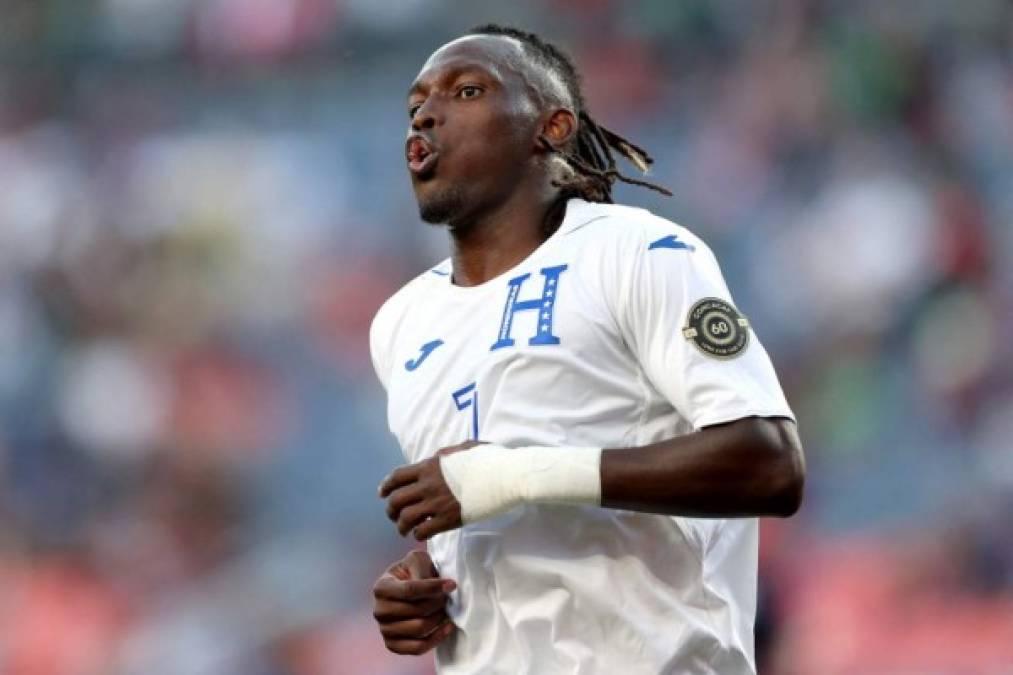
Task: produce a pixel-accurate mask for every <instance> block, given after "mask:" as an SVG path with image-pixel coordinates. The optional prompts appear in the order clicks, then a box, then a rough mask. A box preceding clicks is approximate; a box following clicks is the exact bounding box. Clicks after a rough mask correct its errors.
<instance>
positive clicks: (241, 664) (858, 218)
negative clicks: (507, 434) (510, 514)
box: [0, 0, 1013, 675]
mask: <svg viewBox="0 0 1013 675" xmlns="http://www.w3.org/2000/svg"><path fill="white" fill-rule="evenodd" d="M490 20H495V21H500V22H510V23H516V24H518V25H521V26H524V27H528V28H531V29H534V30H536V31H538V32H541V33H542V34H544V35H545V36H547V37H549V38H551V39H555V40H558V41H559V42H561V43H562V44H563V45H565V46H566V47H567V48H568V49H569V50H570V51H571V52H572V53H573V55H574V56H575V57H576V59H577V61H578V63H579V64H580V66H581V67H582V69H583V71H584V73H585V79H586V88H587V92H588V96H589V99H590V101H591V106H592V110H593V111H594V113H595V114H596V115H597V116H599V117H600V118H601V119H602V120H603V121H605V122H606V123H607V124H609V125H610V126H613V127H615V128H617V129H618V130H620V131H621V132H623V133H624V134H625V133H628V134H629V135H630V136H631V137H632V138H633V139H635V140H638V141H641V142H642V144H643V145H644V146H645V147H647V148H648V149H649V150H651V151H652V152H653V153H654V154H655V156H656V157H657V165H656V171H655V172H654V177H655V179H656V180H658V181H659V182H661V183H663V184H666V185H668V186H670V187H671V188H672V189H673V190H674V192H675V195H676V196H675V198H673V199H668V200H666V199H663V198H659V197H657V196H656V195H653V194H651V193H649V192H646V191H639V190H636V189H628V188H625V187H624V188H620V190H619V195H620V200H621V201H625V202H628V203H633V204H639V205H644V206H648V207H650V208H652V209H654V210H656V211H657V212H658V213H660V214H662V215H664V216H667V217H669V218H672V219H674V220H677V221H678V222H681V223H682V224H685V225H687V226H689V227H690V228H692V229H694V230H695V231H697V232H698V233H699V234H700V235H701V236H703V237H704V238H705V239H706V240H708V241H709V242H710V243H711V244H712V245H713V246H714V248H715V249H716V251H717V252H718V255H719V258H720V259H721V260H722V262H723V265H724V271H725V274H726V276H727V278H728V281H729V284H730V286H731V288H732V291H733V293H734V294H735V296H736V299H737V301H738V304H739V305H740V306H741V307H742V308H744V310H745V312H746V313H748V314H749V315H750V317H751V319H752V321H753V323H754V325H755V326H756V327H757V330H758V332H759V334H760V335H761V337H762V339H763V340H764V342H765V343H766V345H767V347H768V349H769V350H770V352H771V354H772V356H773V358H774V361H775V363H776V364H777V367H778V369H779V372H780V375H781V378H782V381H783V384H784V385H785V387H786V389H787V391H788V394H789V399H790V400H791V402H792V403H793V405H794V407H795V409H796V411H797V412H798V415H799V417H800V420H801V427H802V430H803V434H804V437H805V440H806V448H807V450H808V453H809V476H810V478H809V483H808V493H807V496H806V503H805V507H804V509H803V511H802V512H801V513H800V514H799V515H798V516H796V517H795V518H793V519H791V520H789V521H770V522H766V523H765V524H764V540H763V550H762V554H761V572H762V575H763V580H764V581H763V591H762V597H761V610H760V618H759V624H758V630H757V648H758V652H759V655H760V661H761V673H772V674H780V675H809V674H819V675H845V674H862V675H870V674H871V675H877V674H882V675H887V674H889V675H893V674H900V673H903V674H918V675H922V674H940V675H943V674H945V675H949V674H972V673H1013V527H1011V525H1010V523H1011V517H1013V440H1011V439H1013V267H1011V265H1010V264H1009V262H1010V261H1011V260H1013V10H1011V4H1010V3H1009V2H1007V1H1006V0H963V1H961V2H953V1H947V0H897V1H891V2H880V1H877V0H855V1H847V2H846V1H843V0H838V1H832V0H826V1H819V0H785V1H777V2H775V1H766V2H759V1H751V0H734V1H732V0H729V1H721V2H706V1H704V0H637V1H635V2H619V1H618V0H588V1H586V2H582V1H578V0H524V1H519V2H514V3H478V2H451V1H449V0H444V1H436V0H433V1H426V0H202V1H197V0H22V1H16V0H2V1H0V673H4V674H6V675H98V674H105V673H128V674H131V675H133V674H138V675H140V674H144V675H203V674H208V675H323V674H324V673H328V674H333V673H354V674H360V673H362V674H369V675H373V674H380V675H383V674H390V675H393V674H421V673H429V672H431V670H432V666H431V664H430V660H429V659H421V660H412V659H403V658H398V657H394V656H391V655H387V654H385V652H384V651H383V648H382V645H381V642H380V640H379V638H378V636H377V635H376V633H375V631H374V629H373V623H372V618H371V615H370V611H369V588H370V586H371V583H372V581H373V580H374V578H375V577H376V576H377V575H378V574H379V573H380V572H381V570H382V569H383V568H384V567H385V566H386V565H387V564H389V563H390V562H392V561H393V560H395V559H397V558H399V557H400V556H401V555H402V554H403V552H404V551H405V550H406V548H407V547H408V546H409V544H407V543H406V542H404V541H402V540H400V539H398V538H397V536H396V534H395V533H394V532H393V530H392V528H391V527H390V526H389V524H388V523H387V521H386V519H385V517H384V515H383V511H382V508H381V503H380V501H379V500H378V499H377V498H376V497H375V488H376V485H377V484H378V482H379V480H380V479H381V478H382V477H383V475H384V474H385V473H386V472H387V471H388V470H389V469H390V468H392V467H393V466H395V465H396V464H397V463H399V460H400V455H399V450H398V448H397V447H396V445H395V443H394V442H393V439H392V438H391V437H390V436H389V435H388V433H387V430H386V422H385V410H384V405H385V403H384V397H383V394H382V392H381V390H380V389H379V387H378V385H377V383H376V382H375V380H374V376H373V373H372V369H371V366H370V363H369V358H368V351H367V345H366V332H367V329H368V325H369V321H370V319H371V317H372V315H373V312H374V311H375V310H376V308H377V307H378V306H379V304H380V303H381V302H382V300H383V299H384V298H385V297H386V296H387V295H388V294H390V293H391V292H392V291H394V290H395V289H396V288H398V287H399V285H400V284H401V283H403V282H404V281H406V280H407V279H409V278H411V277H412V276H414V275H415V274H416V273H417V272H418V271H420V270H421V269H423V268H424V267H425V266H426V265H429V264H431V263H433V262H434V261H436V260H438V259H441V258H442V257H444V255H445V253H444V252H445V250H446V242H445V239H444V235H443V233H441V232H439V231H437V230H435V229H433V228H430V227H428V226H425V225H422V224H420V222H419V221H418V218H417V215H416V211H415V206H414V202H413V200H412V197H411V192H410V188H409V184H408V179H407V176H406V172H405V169H404V161H403V137H404V132H405V128H406V112H405V104H404V93H405V90H406V88H407V85H408V83H409V82H410V81H411V80H412V78H413V77H414V75H415V73H416V72H417V70H418V68H419V66H420V65H421V63H422V62H423V60H424V59H425V57H426V56H427V55H428V54H429V53H430V52H431V51H432V50H433V49H434V48H435V47H437V46H438V45H440V44H441V43H443V42H444V41H446V40H448V39H450V38H452V37H454V36H456V35H457V34H458V33H459V32H461V31H463V30H464V29H466V28H468V27H470V26H472V25H474V24H477V23H483V22H486V21H490Z"/></svg>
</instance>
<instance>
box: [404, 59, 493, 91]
mask: <svg viewBox="0 0 1013 675" xmlns="http://www.w3.org/2000/svg"><path fill="white" fill-rule="evenodd" d="M472 72H477V73H480V74H481V75H483V76H485V77H488V78H490V79H491V80H493V81H494V82H497V83H499V82H501V81H502V78H501V77H500V76H499V75H497V74H496V72H495V71H493V70H491V69H490V68H488V67H487V66H484V65H481V64H479V63H475V62H468V63H461V64H458V65H455V66H451V67H450V68H449V69H448V70H446V71H445V72H443V73H442V74H440V76H439V77H438V78H437V79H441V80H455V79H457V78H458V77H460V76H461V75H464V74H465V73H472ZM425 86H426V85H425V83H424V82H421V81H419V80H415V81H414V82H412V86H411V87H410V88H409V89H408V94H407V96H408V97H411V95H412V94H414V93H416V92H417V91H419V90H420V89H423V88H424V87H425Z"/></svg>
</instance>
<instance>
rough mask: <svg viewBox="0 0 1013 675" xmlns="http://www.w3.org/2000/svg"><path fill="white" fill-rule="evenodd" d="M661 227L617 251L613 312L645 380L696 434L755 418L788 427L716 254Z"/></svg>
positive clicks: (670, 226)
mask: <svg viewBox="0 0 1013 675" xmlns="http://www.w3.org/2000/svg"><path fill="white" fill-rule="evenodd" d="M662 222H663V223H664V226H662V225H659V226H656V227H654V226H652V227H645V228H644V230H643V231H638V232H636V233H635V234H636V236H631V237H630V238H629V239H627V241H626V244H627V245H625V246H622V247H619V248H618V250H620V251H621V252H622V253H621V258H622V259H621V260H619V261H618V270H619V275H618V276H619V277H620V279H621V281H620V283H618V284H617V286H619V287H620V290H619V292H620V295H619V296H618V297H617V298H616V302H615V305H614V306H615V307H616V308H617V314H618V322H619V327H620V331H621V332H622V334H623V339H624V340H625V341H626V344H627V345H629V347H630V348H631V349H632V351H633V353H634V355H635V357H636V358H637V360H638V361H639V363H640V365H641V367H642V368H643V370H644V372H645V373H646V375H647V378H648V379H649V380H650V381H651V383H652V384H653V385H654V387H655V388H656V389H657V390H658V391H659V392H660V393H661V394H662V395H663V396H665V398H667V399H668V401H669V403H671V404H672V406H673V407H674V408H675V409H676V411H678V412H679V414H680V415H681V416H682V417H684V418H685V419H686V420H688V421H689V422H690V423H691V424H692V425H693V427H694V428H696V429H700V428H702V427H705V426H708V425H712V424H720V423H722V422H729V421H732V420H736V419H740V418H742V417H749V416H754V415H755V416H763V417H789V418H792V419H794V415H793V414H792V411H791V409H790V408H789V406H788V403H787V401H786V400H785V397H784V393H783V392H782V391H781V386H780V384H779V383H778V380H777V375H776V374H775V372H774V368H773V365H772V364H771V361H770V357H769V356H768V355H767V352H766V350H765V349H764V348H763V345H761V344H760V341H759V340H758V339H757V337H756V335H755V334H754V333H753V329H752V326H751V325H749V321H748V318H747V317H746V316H744V315H743V314H742V313H741V312H739V311H738V309H737V308H736V307H735V303H734V301H733V300H732V297H731V294H730V292H729V291H728V286H727V285H726V284H725V281H724V278H723V277H722V274H721V270H720V268H719V266H718V263H717V260H716V258H715V257H714V254H713V253H712V252H711V251H710V249H709V248H708V247H707V245H706V244H704V242H702V241H701V240H700V239H699V238H698V237H696V236H694V235H693V234H692V233H690V232H689V231H688V230H686V229H685V228H682V227H679V226H677V225H675V224H674V223H668V221H662Z"/></svg>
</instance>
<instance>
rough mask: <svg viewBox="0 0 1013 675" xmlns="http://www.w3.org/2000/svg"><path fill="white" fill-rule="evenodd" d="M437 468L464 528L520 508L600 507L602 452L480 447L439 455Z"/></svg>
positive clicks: (566, 448)
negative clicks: (551, 505)
mask: <svg viewBox="0 0 1013 675" xmlns="http://www.w3.org/2000/svg"><path fill="white" fill-rule="evenodd" d="M440 469H441V470H442V471H443V478H444V479H445V480H446V481H447V485H448V486H449V487H450V491H451V492H453V493H454V496H455V497H456V498H457V501H459V502H460V503H461V520H462V521H463V522H464V523H465V524H468V523H474V522H477V521H480V520H485V519H486V518H492V517H493V516H498V515H500V514H501V513H505V512H507V511H509V510H510V509H512V508H513V507H515V506H517V505H518V504H523V503H535V502H554V503H561V504H601V448H573V447H562V448H553V447H537V446H534V447H526V448H504V447H503V446H501V445H494V444H483V445H476V446H475V447H473V448H471V449H470V450H462V451H460V452H454V453H451V454H449V455H441V456H440Z"/></svg>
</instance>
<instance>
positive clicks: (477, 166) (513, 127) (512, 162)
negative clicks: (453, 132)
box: [460, 112, 531, 179]
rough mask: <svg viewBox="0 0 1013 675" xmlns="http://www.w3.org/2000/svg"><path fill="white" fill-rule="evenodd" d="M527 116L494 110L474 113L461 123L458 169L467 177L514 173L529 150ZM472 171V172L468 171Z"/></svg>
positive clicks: (528, 154) (527, 155) (528, 153)
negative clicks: (462, 125) (486, 112)
mask: <svg viewBox="0 0 1013 675" xmlns="http://www.w3.org/2000/svg"><path fill="white" fill-rule="evenodd" d="M528 126H529V124H528V121H527V118H525V117H523V116H521V115H517V114H510V113H509V112H498V113H495V114H487V115H478V116H475V117H474V118H472V119H470V120H469V121H468V124H467V125H466V127H462V131H463V132H464V133H463V134H462V138H461V141H460V148H461V159H462V162H461V169H462V170H463V171H467V172H469V174H470V175H469V176H468V177H469V178H472V179H474V178H475V177H477V175H479V174H478V172H481V174H482V175H504V174H511V173H516V172H517V171H518V169H520V168H521V167H522V166H523V164H524V162H525V160H526V159H527V158H528V157H529V156H530V154H531V147H530V137H529V131H528V128H527V127H528ZM472 172H474V173H472Z"/></svg>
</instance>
